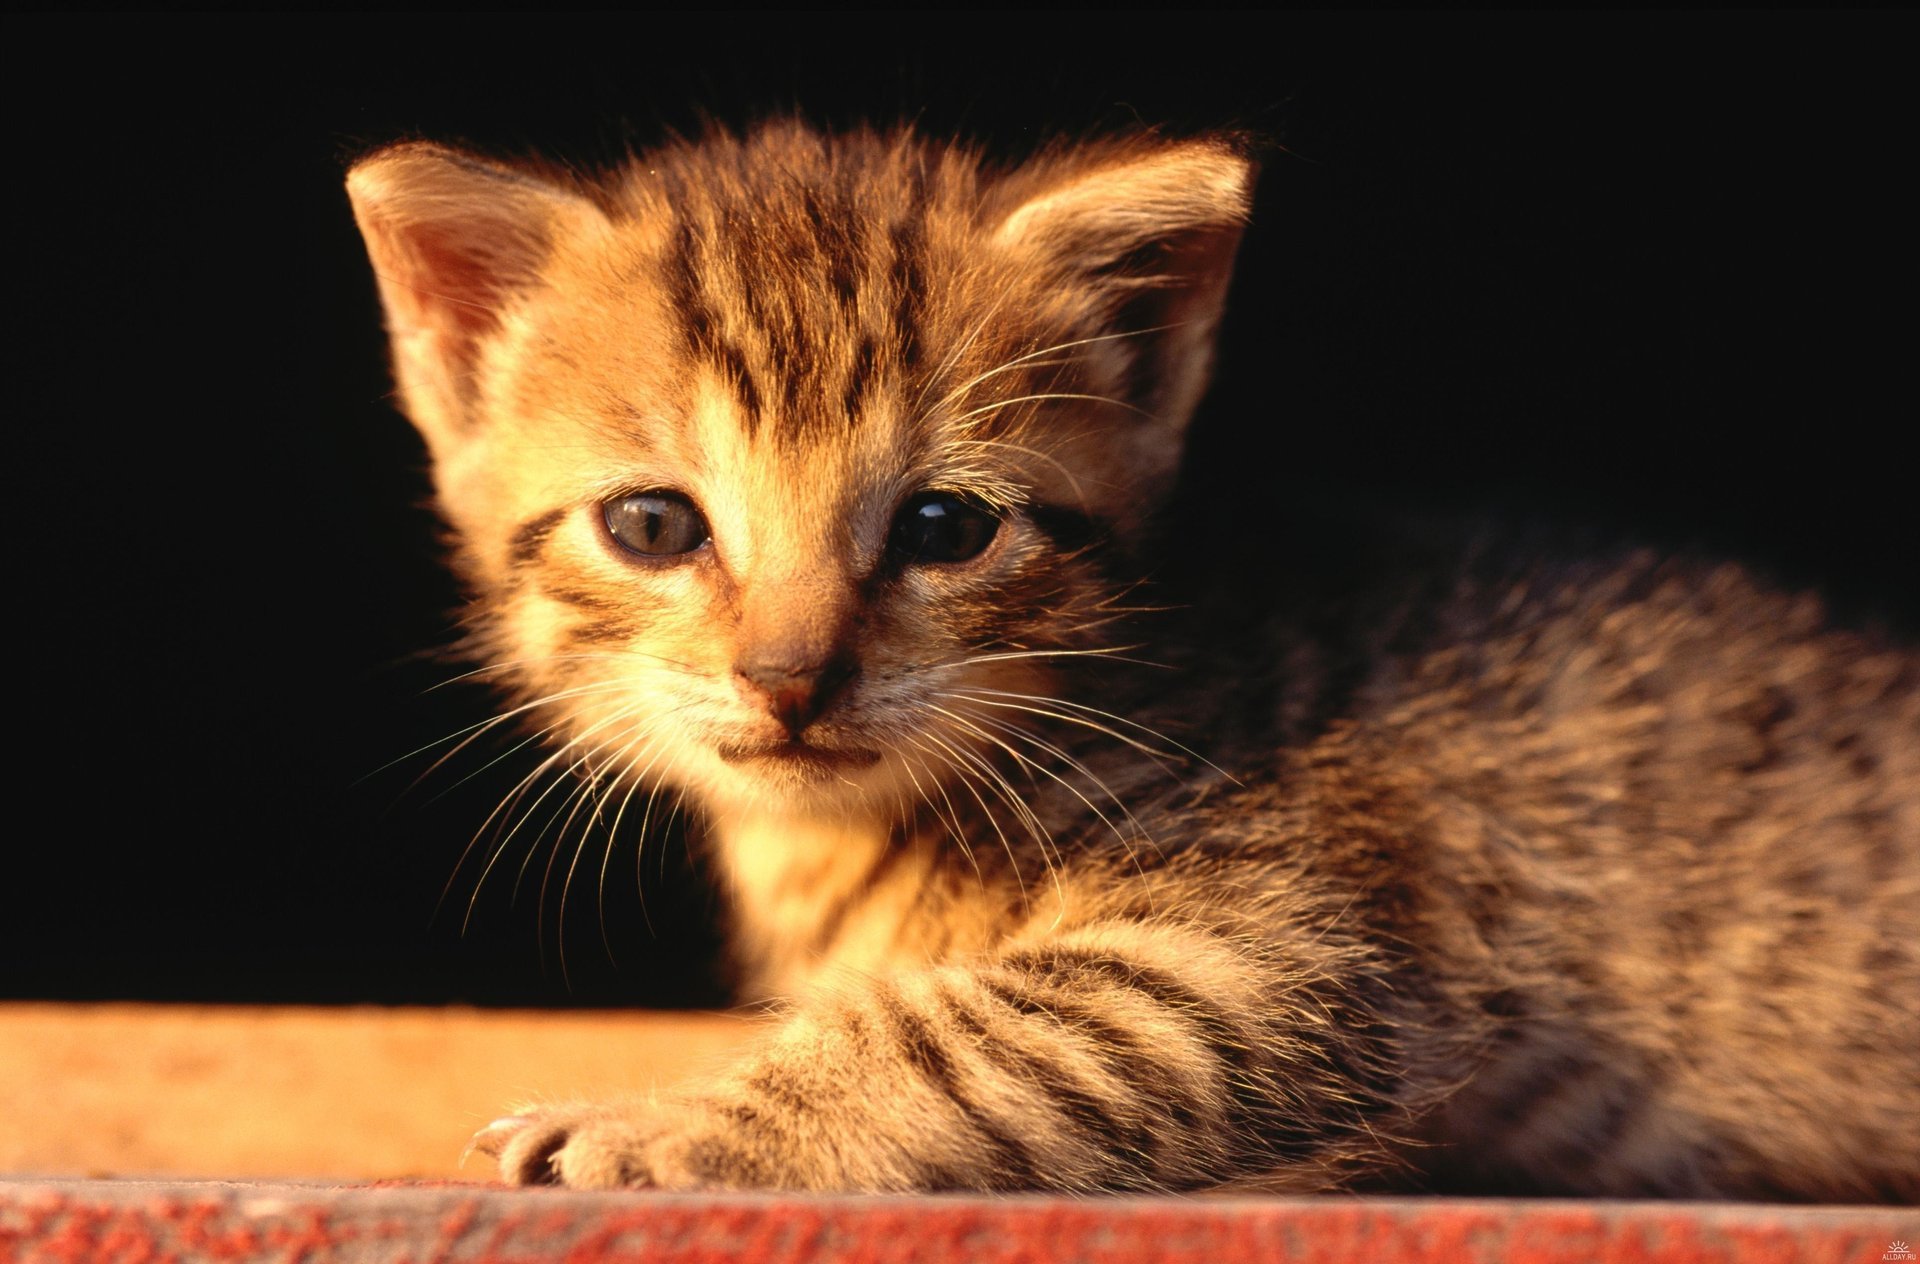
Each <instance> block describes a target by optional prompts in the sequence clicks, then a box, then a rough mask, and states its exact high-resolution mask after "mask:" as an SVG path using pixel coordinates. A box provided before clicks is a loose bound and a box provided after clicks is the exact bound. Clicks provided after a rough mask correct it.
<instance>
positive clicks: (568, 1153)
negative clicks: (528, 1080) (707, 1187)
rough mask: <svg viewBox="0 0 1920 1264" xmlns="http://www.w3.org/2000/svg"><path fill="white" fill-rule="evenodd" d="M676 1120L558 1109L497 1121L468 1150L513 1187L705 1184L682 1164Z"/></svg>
mask: <svg viewBox="0 0 1920 1264" xmlns="http://www.w3.org/2000/svg"><path fill="white" fill-rule="evenodd" d="M682 1123H683V1121H680V1120H678V1119H677V1118H676V1113H675V1112H671V1111H669V1110H667V1109H665V1108H662V1107H655V1106H646V1105H639V1104H633V1105H587V1106H561V1107H553V1108H551V1109H546V1110H535V1111H529V1112H528V1113H526V1114H522V1115H509V1116H507V1117H506V1118H504V1119H496V1120H494V1121H493V1122H492V1123H490V1124H488V1125H487V1126H486V1127H485V1128H482V1129H481V1130H480V1131H479V1132H476V1133H475V1134H473V1140H472V1141H471V1142H470V1143H468V1147H467V1148H468V1151H469V1152H472V1151H474V1150H478V1151H479V1152H480V1153H482V1154H485V1155H489V1156H491V1157H492V1158H494V1159H495V1160H497V1161H498V1162H499V1164H500V1175H501V1177H502V1178H504V1179H505V1180H506V1181H507V1182H508V1183H509V1184H512V1185H566V1186H570V1187H572V1188H574V1189H630V1188H639V1187H646V1188H653V1189H693V1188H696V1187H698V1186H700V1185H702V1184H704V1183H705V1182H703V1181H702V1180H701V1179H700V1178H699V1177H698V1176H696V1175H695V1174H694V1173H693V1172H692V1170H691V1169H690V1168H689V1166H688V1165H687V1163H686V1162H685V1159H684V1155H685V1153H686V1150H687V1146H686V1144H685V1142H684V1140H683V1135H684V1128H683V1127H680V1126H677V1125H680V1124H682Z"/></svg>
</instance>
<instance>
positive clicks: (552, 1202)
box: [0, 1181, 1920, 1264]
mask: <svg viewBox="0 0 1920 1264" xmlns="http://www.w3.org/2000/svg"><path fill="white" fill-rule="evenodd" d="M1917 1219H1920V1215H1917V1214H1916V1213H1915V1212H1913V1211H1911V1210H1901V1209H1898V1208H1887V1207H1767V1206H1737V1205H1725V1204H1702V1203H1574V1202H1556V1201H1546V1200H1536V1201H1531V1202H1526V1201H1503V1200H1494V1199H1446V1198H1429V1199H1412V1198H1219V1199H1181V1198H1100V1199H1070V1198H998V1199H986V1198H952V1197H941V1198H846V1197H841V1198H797V1197H790V1196H788V1197H782V1196H777V1195H764V1196H749V1195H739V1194H732V1195H715V1196H708V1197H693V1196H676V1195H670V1194H648V1193H643V1192H629V1193H605V1194H581V1193H572V1192H568V1191H565V1190H551V1189H517V1190H510V1189H501V1188H478V1187H467V1188H448V1187H440V1188H398V1189H327V1188H323V1187H316V1186H311V1185H309V1186H286V1185H280V1186H273V1185H242V1184H199V1185H189V1184H139V1183H121V1182H67V1183H54V1182H41V1183H30V1182H7V1181H0V1264H16V1262H17V1264H81V1262H86V1264H92V1262H95V1261H124V1262H125V1264H158V1262H160V1261H172V1262H173V1264H199V1262H201V1261H221V1262H222V1264H256V1262H257V1264H293V1262H294V1261H302V1262H303V1264H401V1262H402V1261H408V1262H414V1264H427V1262H428V1261H433V1262H434V1264H536V1261H560V1260H564V1261H566V1262H567V1264H643V1262H644V1264H1039V1262H1041V1261H1047V1262H1049V1264H1096V1262H1097V1264H1160V1262H1163V1261H1164V1262H1166V1264H1265V1262H1267V1261H1276V1262H1277V1261H1301V1262H1309V1261H1310V1262H1312V1264H1495V1262H1500V1264H1873V1262H1874V1261H1880V1260H1891V1259H1902V1258H1906V1256H1907V1255H1910V1254H1911V1253H1910V1252H1909V1253H1905V1255H1903V1254H1902V1252H1900V1251H1899V1250H1898V1249H1896V1248H1895V1246H1894V1243H1896V1242H1901V1243H1903V1244H1904V1243H1910V1242H1911V1241H1912V1240H1913V1237H1914V1236H1915V1235H1914V1233H1913V1228H1914V1222H1915V1221H1916V1220H1917Z"/></svg>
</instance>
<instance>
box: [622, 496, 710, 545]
mask: <svg viewBox="0 0 1920 1264" xmlns="http://www.w3.org/2000/svg"><path fill="white" fill-rule="evenodd" d="M604 513H605V516H606V521H607V534H609V535H611V536H612V537H613V538H614V539H615V540H616V541H617V542H618V543H619V545H620V547H621V548H623V549H626V550H627V551H628V552H631V553H640V554H644V555H645V556H647V557H670V556H672V555H674V554H676V553H691V552H693V551H694V550H695V549H697V548H699V547H700V546H701V545H703V544H705V543H706V542H707V541H708V540H709V539H710V538H712V535H713V532H711V531H709V530H708V529H707V520H706V519H705V518H702V517H701V516H700V511H699V510H698V509H695V508H694V507H693V502H692V501H690V500H688V499H687V498H686V497H685V496H681V495H677V494H675V493H673V492H640V493H638V494H637V495H633V496H622V497H621V498H620V499H618V500H610V501H608V502H607V505H606V509H605V511H604Z"/></svg>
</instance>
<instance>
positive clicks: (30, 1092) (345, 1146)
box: [0, 1004, 754, 1180]
mask: <svg viewBox="0 0 1920 1264" xmlns="http://www.w3.org/2000/svg"><path fill="white" fill-rule="evenodd" d="M753 1029H754V1027H753V1024H752V1023H750V1022H748V1021H747V1020H745V1019H740V1018H733V1017H728V1016H723V1015H712V1014H644V1013H620V1014H608V1013H585V1014H582V1013H521V1012H501V1011H478V1010H460V1009H444V1010H443V1009H373V1008H367V1009H289V1008H271V1007H261V1008H253V1007H239V1006H234V1007H224V1006H223V1007H208V1006H153V1005H40V1004H0V1173H11V1174H25V1173H31V1174H35V1175H42V1176H52V1175H65V1176H102V1175H113V1176H174V1177H188V1176H218V1177H224V1178H249V1179H253V1178H264V1177H313V1178H333V1179H338V1180H378V1179H387V1178H406V1177H414V1178H419V1177H457V1176H461V1175H462V1172H461V1169H460V1166H459V1160H460V1153H461V1151H462V1150H463V1149H464V1148H465V1147H466V1143H467V1138H468V1137H469V1136H470V1135H471V1134H472V1132H473V1131H474V1130H475V1129H477V1128H479V1127H481V1126H483V1125H485V1124H486V1123H487V1122H488V1121H490V1120H492V1119H494V1118H496V1117H498V1116H499V1115H501V1114H504V1113H506V1111H507V1109H508V1108H509V1107H510V1106H513V1105H516V1104H521V1103H526V1102H529V1101H539V1100H554V1099H560V1098H565V1097H571V1096H580V1095H604V1094H609V1093H622V1094H624V1093H634V1092H646V1091H648V1090H650V1089H652V1088H654V1087H656V1086H663V1085H666V1084H670V1083H672V1082H673V1081H675V1080H677V1079H680V1078H683V1077H685V1076H687V1075H689V1074H691V1073H695V1072H697V1071H699V1070H701V1069H702V1068H704V1067H711V1066H713V1065H715V1064H716V1063H720V1062H724V1061H725V1059H726V1057H727V1055H728V1053H729V1052H730V1051H732V1050H735V1049H737V1048H738V1047H739V1046H740V1045H741V1043H742V1042H743V1041H744V1040H745V1038H746V1037H747V1036H749V1035H750V1034H751V1032H752V1031H753ZM464 1175H465V1177H466V1179H469V1180H486V1179H488V1178H490V1177H491V1175H492V1172H491V1165H490V1164H489V1163H488V1161H487V1160H486V1159H485V1158H484V1157H480V1156H476V1157H475V1158H474V1159H473V1160H472V1161H471V1162H470V1163H469V1165H468V1168H467V1170H466V1172H465V1173H464Z"/></svg>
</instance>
